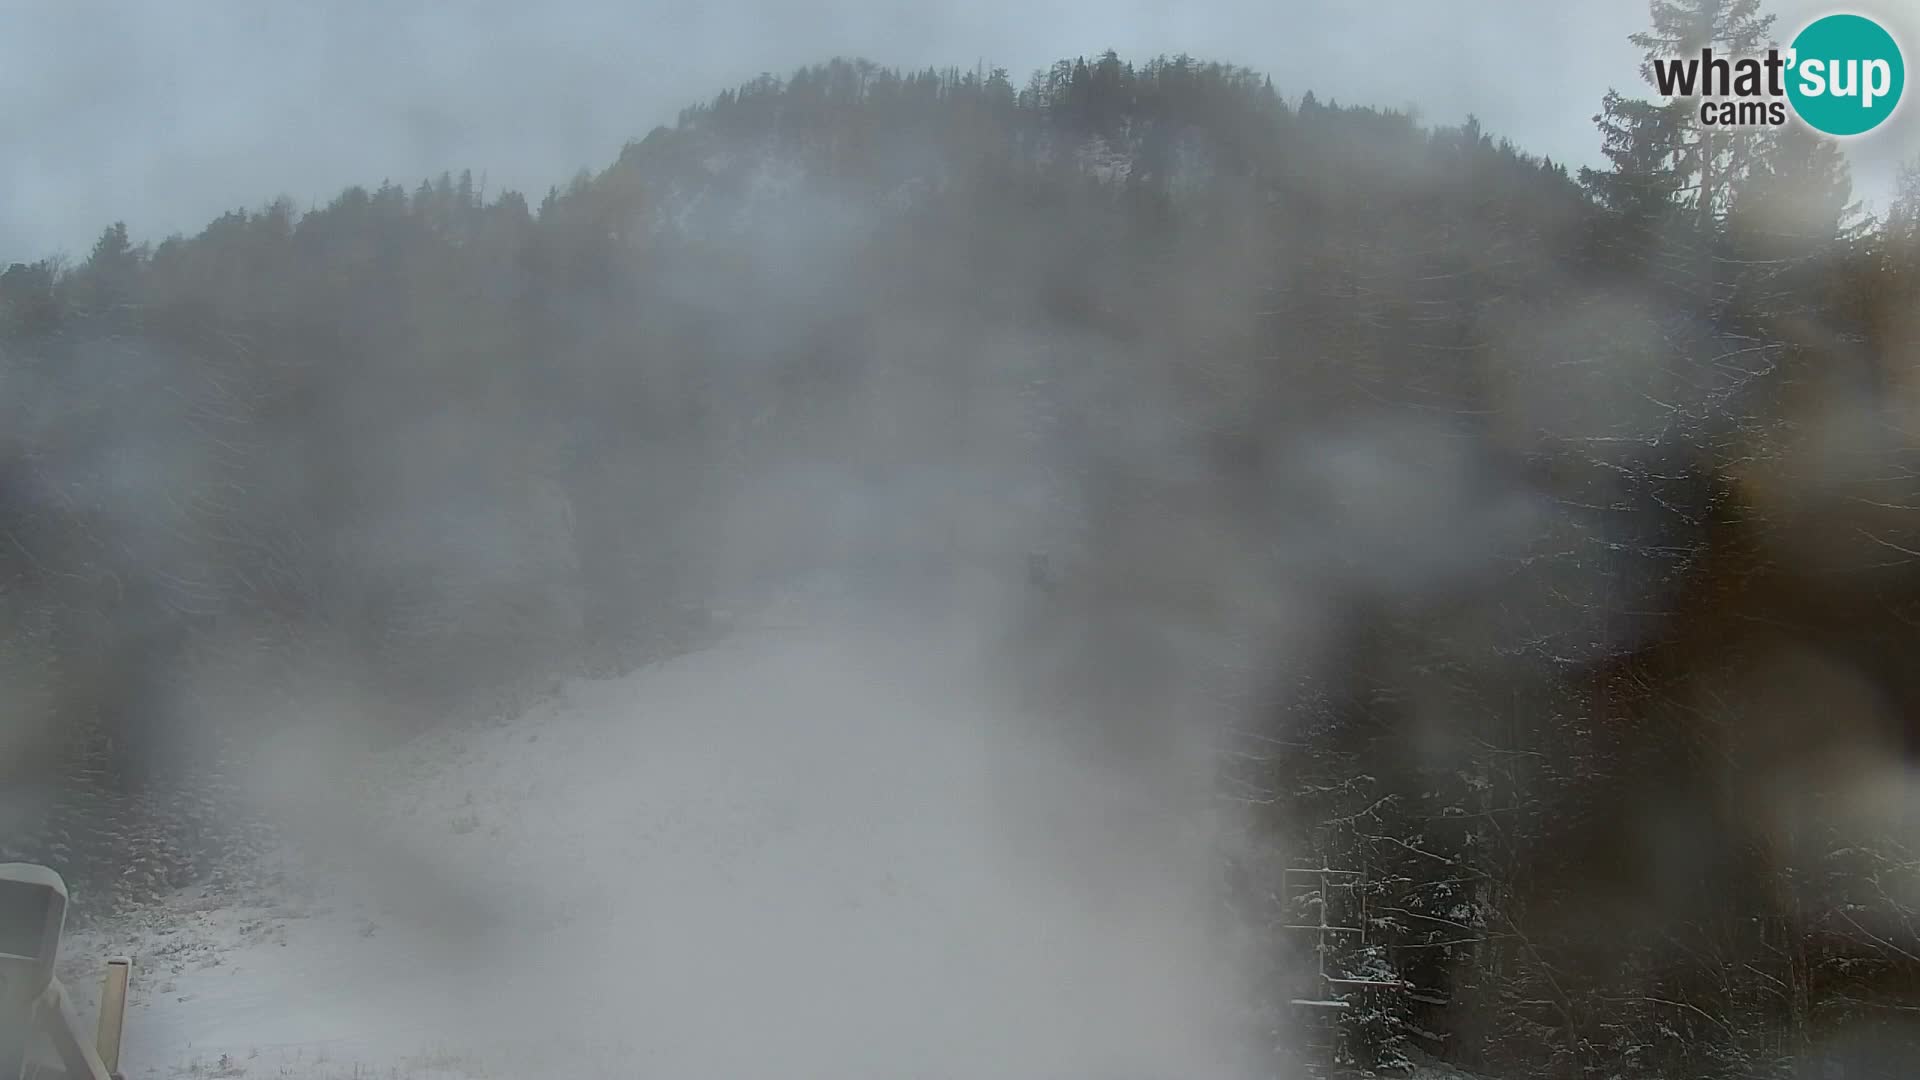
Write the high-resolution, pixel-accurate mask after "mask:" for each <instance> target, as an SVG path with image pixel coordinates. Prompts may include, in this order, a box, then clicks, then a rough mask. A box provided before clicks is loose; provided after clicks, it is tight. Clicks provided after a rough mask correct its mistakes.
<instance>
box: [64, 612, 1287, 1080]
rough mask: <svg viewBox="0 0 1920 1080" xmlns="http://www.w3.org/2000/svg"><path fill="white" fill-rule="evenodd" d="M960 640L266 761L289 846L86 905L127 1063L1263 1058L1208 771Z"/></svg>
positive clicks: (615, 683) (562, 704)
mask: <svg viewBox="0 0 1920 1080" xmlns="http://www.w3.org/2000/svg"><path fill="white" fill-rule="evenodd" d="M1068 746H1069V743H1068V741H1066V740H1061V739H1058V738H1055V737H1054V735H1053V734H1052V733H1051V732H1050V730H1049V728H1048V725H1046V724H1045V723H1040V722H1037V721H1035V719H1034V718H1031V717H1023V716H1021V715H1020V714H1019V713H1018V711H1017V710H1014V709H1011V708H1009V707H1007V706H1006V702H1005V699H1004V696H1003V695H1001V694H1000V693H999V692H998V690H997V688H996V687H995V686H994V685H993V681H992V679H991V678H990V677H989V676H988V674H987V673H986V669H985V668H984V667H983V666H982V665H980V664H978V663H976V662H975V661H974V659H973V658H972V654H971V652H970V645H969V643H968V641H967V640H966V639H965V638H964V637H961V636H954V637H951V638H949V639H944V640H930V639H925V638H921V637H916V636H915V635H911V634H906V633H903V632H901V631H899V629H898V628H892V629H889V628H885V627H881V628H871V627H869V628H868V629H865V630H858V631H854V630H843V629H836V630H833V631H831V632H829V631H826V630H823V629H820V628H818V627H801V626H796V627H792V628H789V629H785V630H767V631H761V632H757V633H752V634H745V635H742V636H740V637H738V638H736V639H734V640H731V641H728V642H726V643H724V644H722V645H719V646H717V647H715V648H712V649H709V650H706V651H704V652H700V653H697V654H693V655H689V656H686V657H682V658H679V659H677V660H674V661H671V662H668V663H664V664H661V665H657V666H654V667H651V668H646V669H643V670H640V671H638V672H635V673H632V674H629V675H627V676H624V677H621V678H617V679H610V680H603V681H584V680H583V681H573V682H569V683H566V684H564V685H562V686H561V687H560V688H559V690H558V692H557V693H556V694H554V695H553V696H552V697H551V699H549V700H546V701H544V702H542V703H541V704H539V705H537V706H535V707H533V708H531V709H530V710H529V711H527V712H526V713H525V714H524V715H520V716H517V717H511V718H501V719H499V720H497V721H496V722H494V723H491V724H486V725H481V726H477V727H476V726H471V725H469V726H465V727H457V728H454V727H449V728H446V729H443V730H440V731H437V732H434V733H431V734H429V735H428V736H425V737H423V738H421V739H418V740H416V741H414V742H412V743H409V744H407V745H405V746H402V747H400V748H397V749H385V750H381V751H378V752H373V753H369V752H366V751H364V750H355V751H354V752H352V753H346V752H343V751H339V750H337V749H336V748H333V747H332V746H331V745H330V744H327V743H326V742H325V740H316V741H315V742H314V743H312V744H311V745H305V744H303V745H300V746H290V747H289V748H288V749H286V750H285V751H283V752H282V753H281V754H280V755H279V756H278V758H277V760H276V766H275V768H274V769H272V770H270V771H269V774H268V775H266V776H264V777H263V778H262V790H263V792H266V793H267V794H269V795H270V796H271V800H270V802H271V805H272V808H273V809H274V810H275V811H276V812H277V813H278V814H279V816H280V817H281V819H282V822H283V824H284V825H285V827H286V829H287V834H288V837H289V844H290V846H291V851H292V853H293V857H294V858H295V859H296V860H297V862H298V864H299V865H300V866H301V868H302V870H303V873H302V874H301V875H300V876H301V877H304V878H309V879H314V880H317V881H318V883H319V884H318V887H316V888H313V889H310V890H303V889H300V888H295V887H293V886H291V885H289V886H287V887H284V888H275V889H268V890H265V891H264V892H263V894H262V895H260V896H259V897H258V898H257V902H256V903H253V904H249V905H234V904H233V903H231V902H230V901H226V900H223V901H221V902H219V903H214V902H212V901H201V900H198V899H196V897H195V896H193V895H186V896H181V897H179V898H177V899H176V901H175V902H174V904H172V905H170V906H169V907H167V908H165V909H161V910H156V911H149V912H146V913H143V914H142V915H141V916H139V917H137V918H133V919H129V920H124V921H122V922H119V923H115V924H113V925H110V926H106V927H102V928H99V929H96V930H93V931H89V932H87V933H84V934H81V935H78V936H77V937H76V938H75V939H74V940H73V941H72V942H71V946H72V948H71V949H70V952H71V957H70V959H71V960H72V961H73V963H72V965H71V967H72V968H74V969H80V970H85V969H87V968H88V967H90V966H91V964H92V963H93V958H96V957H99V956H103V955H105V954H107V953H111V952H116V951H125V952H129V953H131V954H133V955H134V957H135V959H136V962H137V964H138V965H139V966H138V979H139V982H140V990H139V993H138V994H137V996H136V1000H135V1004H134V1006H133V1008H132V1010H131V1012H130V1016H129V1021H128V1029H127V1035H126V1070H127V1072H128V1075H129V1076H130V1077H133V1078H143V1077H174V1076H184V1075H228V1076H260V1077H310V1076H311V1077H331V1076H342V1077H346V1076H354V1077H361V1076H375V1075H379V1076H386V1075H394V1076H449V1077H452V1076H488V1077H503V1078H504V1077H540V1076H552V1075H561V1074H562V1073H571V1074H575V1075H579V1074H580V1070H583V1069H591V1070H593V1071H594V1072H595V1073H597V1074H600V1075H616V1076H635V1077H668V1078H685V1080H732V1078H742V1080H748V1078H760V1077H769V1078H771V1077H779V1078H782V1080H797V1078H802V1077H820V1078H826V1077H833V1078H836V1080H846V1078H858V1077H875V1078H879V1077H885V1078H888V1080H896V1078H908V1077H923V1078H933V1077H955V1078H962V1077H964V1078H972V1077H982V1078H986V1077H992V1078H1002V1080H1019V1078H1024V1077H1034V1078H1039V1077H1046V1078H1068V1077H1073V1078H1078V1077H1087V1078H1096V1077H1097V1078H1123V1077H1165V1076H1180V1077H1186V1078H1194V1077H1244V1076H1253V1075H1259V1073H1258V1072H1257V1071H1255V1070H1253V1069H1251V1068H1250V1067H1248V1066H1246V1065H1245V1062H1246V1061H1247V1060H1248V1059H1249V1058H1251V1057H1252V1056H1253V1051H1254V1048H1255V1047H1256V1046H1257V1044H1258V1043H1260V1042H1261V1041H1262V1040H1261V1039H1260V1038H1258V1037H1255V1036H1252V1035H1250V1034H1249V1031H1250V1028H1251V1027H1253V1026H1255V1025H1252V1024H1249V1023H1248V1020H1247V1017H1246V1015H1245V1014H1246V1009H1245V1006H1244V1002H1245V1001H1246V1000H1247V996H1246V994H1245V992H1244V987H1243V986H1242V985H1241V984H1240V980H1239V976H1238V974H1237V972H1236V957H1238V956H1240V955H1242V953H1241V950H1240V949H1239V947H1238V943H1237V942H1236V941H1235V940H1234V937H1233V935H1232V933H1231V932H1230V928H1228V927H1226V926H1224V925H1223V923H1222V919H1221V917H1220V915H1219V912H1220V911H1221V908H1220V906H1219V905H1218V904H1217V903H1215V902H1214V899H1213V897H1212V895H1211V891H1210V890H1211V889H1212V882H1213V875H1212V870H1211V867H1212V866H1213V865H1214V849H1213V843H1214V842H1215V840H1216V839H1217V822H1216V821H1215V819H1214V816H1213V811H1212V809H1211V807H1212V805H1213V804H1212V802H1211V800H1210V798H1209V797H1208V796H1207V794H1206V792H1205V791H1203V790H1200V789H1199V787H1198V786H1196V787H1195V788H1194V790H1190V791H1189V790H1176V789H1178V788H1180V785H1177V784H1176V785H1161V786H1160V787H1159V788H1157V789H1156V791H1155V793H1154V794H1152V795H1148V794H1146V793H1144V792H1143V791H1142V789H1141V785H1138V784H1135V783H1131V782H1129V779H1128V778H1129V776H1133V775H1138V773H1137V771H1129V772H1126V773H1124V774H1123V773H1122V772H1116V771H1114V770H1113V769H1112V767H1111V765H1110V764H1108V765H1101V764H1095V763H1094V762H1093V761H1092V760H1091V759H1089V758H1088V757H1087V756H1086V755H1084V754H1082V753H1080V752H1077V751H1073V750H1069V749H1068V748H1067V747H1068Z"/></svg>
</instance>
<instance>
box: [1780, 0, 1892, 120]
mask: <svg viewBox="0 0 1920 1080" xmlns="http://www.w3.org/2000/svg"><path fill="white" fill-rule="evenodd" d="M1788 63H1789V64H1790V65H1791V70H1790V71H1789V73H1788V76H1787V100H1789V101H1791V102H1793V111H1794V112H1796V113H1799V114H1800V119H1802V120H1804V121H1806V122H1807V124H1808V125H1809V126H1810V127H1812V128H1813V129H1814V130H1816V131H1821V132H1825V133H1826V134H1828V135H1864V134H1866V133H1867V132H1869V131H1872V130H1873V129H1874V128H1877V127H1879V126H1880V125H1881V124H1882V123H1885V122H1886V119H1887V117H1889V116H1892V115H1893V110H1894V109H1895V108H1897V107H1898V106H1899V104H1900V92H1901V91H1902V90H1905V89H1906V85H1907V64H1906V60H1905V59H1904V58H1902V57H1901V55H1900V46H1899V45H1898V44H1897V43H1895V41H1894V40H1893V35H1892V34H1889V33H1887V31H1886V29H1885V28H1884V27H1882V26H1881V25H1880V24H1879V23H1877V22H1874V21H1873V20H1872V19H1869V18H1866V17H1865V16H1861V15H1828V16H1826V17H1825V18H1821V19H1815V20H1814V21H1813V22H1811V23H1808V24H1807V27H1806V29H1804V30H1802V31H1800V35H1799V36H1798V37H1796V38H1794V39H1793V46H1792V53H1791V59H1790V60H1789V61H1788Z"/></svg>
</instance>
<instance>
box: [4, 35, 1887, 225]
mask: <svg viewBox="0 0 1920 1080" xmlns="http://www.w3.org/2000/svg"><path fill="white" fill-rule="evenodd" d="M1850 6H1851V8H1852V9H1853V10H1858V11H1861V12H1862V13H1864V14H1870V15H1875V16H1878V17H1882V18H1885V19H1888V21H1890V22H1891V23H1892V24H1893V25H1895V26H1896V27H1897V29H1896V34H1899V35H1900V36H1901V38H1902V40H1903V41H1905V42H1920V15H1916V14H1915V13H1913V12H1908V11H1905V10H1904V9H1905V8H1907V7H1908V6H1909V0H1869V2H1866V3H1854V4H1852V5H1850ZM1829 7H1830V5H1827V4H1822V3H1818V2H1815V0H1776V2H1775V3H1774V4H1773V5H1772V7H1771V10H1774V11H1777V12H1779V13H1780V16H1781V20H1780V21H1781V26H1780V29H1781V32H1782V34H1783V36H1784V35H1790V34H1791V32H1792V29H1793V28H1796V27H1797V26H1798V25H1799V23H1800V22H1803V21H1804V20H1805V18H1807V17H1808V16H1810V15H1812V14H1817V13H1821V12H1823V11H1824V10H1827V9H1828V8H1829ZM1645 18H1646V5H1645V3H1644V2H1643V0H1444V2H1443V0H1377V2H1374V3H1365V4H1363V3H1359V2H1355V0H1187V2H1180V0H939V2H933V3H928V2H924V0H913V2H907V0H708V2H700V0H626V2H621V0H572V2H567V0H553V2H535V0H511V2H507V0H473V2H465V3H462V2H455V0H444V2H438V3H434V2H427V0H322V2H318V3H305V4H294V3H271V2H262V0H119V2H114V3H106V2H96V0H0V263H5V262H9V261H12V260H15V259H23V258H36V257H39V256H43V255H49V254H55V253H60V252H65V253H69V254H81V253H83V252H84V251H85V249H86V248H87V247H88V246H89V245H90V243H91V241H92V239H93V238H94V237H95V236H96V235H97V234H98V233H99V231H100V229H101V228H102V227H103V226H104V225H106V224H107V223H109V222H111V221H113V220H115V219H124V220H125V221H126V222H127V223H128V226H129V227H130V228H131V229H132V231H133V232H134V234H135V236H136V237H138V238H143V239H149V240H157V239H160V238H162V237H164V236H165V235H166V234H168V233H171V232H176V231H187V232H191V231H195V230H197V229H198V228H200V227H201V226H203V225H204V224H206V222H207V221H208V220H210V219H211V218H213V217H214V216H216V215H218V214H220V213H221V212H223V211H225V210H228V209H232V208H235V207H242V206H245V207H256V206H259V205H260V204H262V203H264V202H266V201H268V200H270V199H271V198H273V197H275V196H277V195H288V196H291V197H292V198H293V199H294V200H295V201H296V202H297V203H299V204H300V205H301V206H302V207H305V206H308V205H311V204H314V203H318V202H324V201H326V200H327V199H329V198H331V197H332V196H333V195H335V194H337V193H338V192H339V191H340V189H342V188H343V187H345V186H347V185H349V184H353V183H367V184H372V183H378V182H379V181H380V180H382V179H385V178H391V179H394V180H396V181H400V182H402V183H405V184H407V185H408V186H412V185H413V184H414V183H417V182H418V181H419V180H420V179H421V178H422V177H425V176H429V175H433V174H437V173H439V172H440V171H441V170H443V169H445V170H453V171H456V172H457V171H458V170H459V169H461V168H471V169H473V170H474V173H475V175H476V176H479V175H481V174H485V176H486V177H487V179H488V185H489V190H490V191H497V190H499V189H500V188H502V187H513V188H517V189H520V190H522V191H525V192H527V193H528V194H529V195H531V196H535V197H537V196H538V195H539V194H540V193H543V192H544V191H545V190H546V188H547V187H548V185H550V184H555V183H563V182H564V181H565V180H566V179H567V178H568V177H570V176H571V175H572V174H573V173H574V172H576V171H578V170H579V169H581V168H594V169H598V168H601V167H604V166H605V165H606V164H607V163H609V162H610V161H611V160H612V159H613V157H614V155H615V154H616V153H617V152H618V150H619V147H620V145H621V143H622V142H624V141H625V140H626V139H628V138H629V137H636V136H640V135H644V134H645V133H646V132H647V131H648V130H649V129H650V128H652V127H653V126H654V125H656V124H660V123H666V122H671V120H672V119H673V117H674V115H675V114H676V113H677V112H678V110H679V109H680V108H681V107H682V106H685V105H688V104H691V103H694V102H697V101H702V100H705V99H707V98H709V97H711V96H712V95H713V94H714V93H715V92H716V91H718V90H720V89H721V88H723V87H726V86H729V85H732V84H735V83H738V82H740V81H743V80H745V79H749V78H752V77H753V76H755V75H758V74H760V73H761V72H764V71H771V72H774V73H776V74H781V75H785V74H788V73H790V72H791V70H792V69H793V68H795V67H797V66H799V65H802V64H806V63H811V62H815V61H820V60H825V59H828V58H831V57H833V56H836V55H840V56H864V57H867V58H868V59H872V60H874V61H877V62H879V63H882V64H885V65H888V66H901V67H923V66H927V65H935V66H947V65H957V66H962V67H970V66H972V65H973V64H975V63H976V62H985V63H986V64H988V65H990V66H991V65H1000V66H1004V67H1007V68H1008V69H1010V71H1011V72H1012V73H1013V75H1014V78H1015V81H1016V84H1018V83H1019V82H1020V81H1022V80H1023V79H1024V78H1025V76H1026V74H1027V73H1029V72H1030V71H1031V70H1032V69H1034V68H1037V67H1041V66H1044V65H1045V64H1047V63H1049V62H1050V61H1051V60H1053V59H1055V58H1057V57H1060V56H1067V55H1080V54H1088V55H1091V54H1093V53H1097V52H1099V51H1100V50H1103V49H1106V48H1109V47H1111V48H1113V49H1116V50H1118V51H1119V52H1120V53H1121V54H1122V55H1123V56H1125V57H1127V58H1129V59H1144V58H1145V57H1147V56H1150V55H1153V54H1158V53H1178V52H1188V53H1191V54H1193V55H1195V56H1199V57H1202V58H1205V59H1220V60H1225V61H1229V62H1233V63H1238V64H1244V65H1246V66H1249V67H1252V68H1255V69H1258V70H1261V71H1264V72H1267V73H1270V74H1271V75H1272V76H1273V80H1274V84H1275V86H1276V87H1277V88H1278V89H1279V90H1280V91H1281V92H1282V93H1283V94H1285V95H1286V96H1287V97H1288V98H1290V99H1291V98H1297V97H1298V96H1299V94H1300V93H1301V92H1302V91H1304V90H1308V89H1311V90H1313V91H1314V92H1315V93H1316V94H1317V95H1319V96H1320V97H1321V98H1322V99H1323V100H1325V99H1329V98H1333V99H1338V100H1339V101H1341V102H1343V103H1360V104H1374V105H1383V106H1407V105H1413V106H1417V107H1418V109H1419V111H1420V114H1421V115H1422V116H1423V117H1424V118H1425V119H1427V120H1428V121H1431V122H1434V123H1453V122H1457V121H1459V120H1461V119H1464V118H1465V116H1466V115H1467V114H1468V113H1470V112H1471V113H1477V114H1478V115H1479V116H1480V118H1481V121H1482V123H1483V124H1484V125H1485V126H1486V127H1487V128H1488V129H1489V130H1491V131H1493V132H1495V133H1498V134H1502V135H1507V136H1509V137H1511V138H1513V139H1514V141H1515V142H1517V143H1519V144H1521V145H1522V146H1524V147H1526V148H1527V149H1529V150H1532V151H1534V152H1537V153H1546V154H1551V155H1553V156H1554V157H1555V158H1556V159H1567V160H1570V161H1573V162H1575V163H1585V162H1590V161H1592V160H1593V158H1594V156H1595V134H1594V130H1593V126H1592V123H1591V121H1590V118H1591V116H1592V114H1593V113H1594V111H1595V109H1596V107H1597V105H1598V102H1599V99H1600V95H1601V94H1602V93H1603V92H1605V90H1606V89H1607V88H1608V87H1609V86H1618V87H1621V88H1622V89H1637V87H1638V76H1637V74H1636V66H1637V63H1638V58H1637V56H1636V54H1635V52H1634V50H1633V48H1632V46H1631V45H1629V44H1628V43H1627V41H1626V37H1627V35H1628V34H1630V33H1632V32H1633V31H1635V30H1637V29H1639V28H1640V27H1641V26H1642V24H1643V23H1644V22H1645ZM1908 51H1909V53H1914V52H1916V50H1915V49H1914V48H1913V47H1912V46H1911V45H1910V46H1909V50H1908ZM1909 59H1910V61H1911V60H1912V59H1913V57H1912V56H1910V57H1909ZM1914 95H1915V92H1913V91H1910V92H1909V94H1908V96H1909V97H1913V96H1914ZM1917 116H1920V112H1916V110H1915V108H1914V106H1913V105H1912V103H1911V102H1909V103H1908V104H1907V105H1905V106H1903V108H1902V111H1901V113H1900V114H1899V115H1898V116H1897V117H1896V118H1895V120H1894V121H1893V128H1894V130H1890V131H1889V130H1885V129H1883V131H1882V132H1879V133H1876V134H1874V135H1873V136H1870V137H1868V138H1866V139H1864V140H1857V141H1856V145H1855V147H1854V151H1855V155H1856V163H1857V168H1858V169H1859V173H1860V176H1859V178H1860V181H1861V185H1860V186H1861V187H1862V188H1863V189H1864V193H1865V194H1867V195H1869V196H1872V197H1877V198H1878V199H1879V200H1880V201H1884V196H1885V193H1886V192H1887V191H1889V190H1890V178H1891V175H1892V170H1893V164H1894V163H1895V162H1897V161H1898V160H1899V159H1900V158H1901V157H1903V156H1911V155H1912V154H1914V153H1916V152H1920V139H1916V134H1920V120H1916V117H1917Z"/></svg>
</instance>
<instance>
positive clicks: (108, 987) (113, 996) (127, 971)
mask: <svg viewBox="0 0 1920 1080" xmlns="http://www.w3.org/2000/svg"><path fill="white" fill-rule="evenodd" d="M132 979H133V961H132V960H131V959H130V958H128V957H125V956H116V957H114V958H113V959H111V960H108V961H107V981H106V983H105V985H103V986H102V987H101V988H100V1030H99V1033H98V1036H97V1037H96V1038H95V1039H94V1046H95V1048H96V1049H97V1050H99V1052H100V1062H101V1064H103V1065H105V1066H106V1067H107V1074H108V1075H109V1076H112V1077H115V1078H116V1080H117V1078H118V1077H119V1076H120V1034H121V1031H122V1029H123V1028H124V1027H125V1026H126V1022H127V986H128V984H129V983H130V982H131V981H132Z"/></svg>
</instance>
